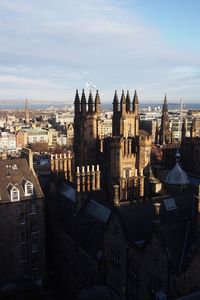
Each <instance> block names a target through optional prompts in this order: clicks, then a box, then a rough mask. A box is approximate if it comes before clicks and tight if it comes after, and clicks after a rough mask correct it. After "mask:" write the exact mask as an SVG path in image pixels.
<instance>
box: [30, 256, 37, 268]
mask: <svg viewBox="0 0 200 300" xmlns="http://www.w3.org/2000/svg"><path fill="white" fill-rule="evenodd" d="M31 268H32V271H36V270H38V259H37V257H32V259H31Z"/></svg>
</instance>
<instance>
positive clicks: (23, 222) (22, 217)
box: [19, 212, 26, 224]
mask: <svg viewBox="0 0 200 300" xmlns="http://www.w3.org/2000/svg"><path fill="white" fill-rule="evenodd" d="M19 222H20V224H25V223H26V217H25V213H24V212H22V213H21V214H20V217H19Z"/></svg>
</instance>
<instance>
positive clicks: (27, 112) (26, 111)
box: [25, 99, 30, 125]
mask: <svg viewBox="0 0 200 300" xmlns="http://www.w3.org/2000/svg"><path fill="white" fill-rule="evenodd" d="M29 121H30V119H29V108H28V100H27V99H26V101H25V123H26V124H27V125H28V124H29Z"/></svg>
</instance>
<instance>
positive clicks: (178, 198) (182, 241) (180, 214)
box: [115, 191, 197, 274]
mask: <svg viewBox="0 0 200 300" xmlns="http://www.w3.org/2000/svg"><path fill="white" fill-rule="evenodd" d="M167 198H172V196H168V197H167V196H166V197H165V198H161V199H160V200H159V202H160V203H161V208H160V231H159V232H160V238H161V242H162V245H163V246H164V248H165V250H166V251H167V253H168V257H169V260H170V263H171V268H172V270H173V272H174V273H176V274H180V273H181V272H182V271H183V270H184V269H185V268H186V267H187V266H188V265H189V263H190V262H191V260H192V258H193V254H194V250H195V248H196V246H197V245H196V244H195V240H194V235H193V233H194V231H193V220H192V218H191V216H192V207H193V201H192V199H193V196H192V192H191V191H188V192H187V193H185V194H177V195H173V199H174V202H175V204H176V207H177V208H176V209H173V210H167V208H166V205H165V203H164V199H167ZM157 201H158V199H157ZM153 203H154V202H153V200H149V201H146V202H138V203H133V204H131V205H121V206H119V207H116V208H115V211H116V213H117V214H118V215H119V218H120V220H121V223H122V226H123V228H124V232H125V236H126V239H127V241H128V242H129V244H131V245H132V246H145V245H146V244H147V243H148V240H149V239H150V238H151V237H152V233H153V220H154V219H155V216H154V206H153ZM195 245H196V246H195Z"/></svg>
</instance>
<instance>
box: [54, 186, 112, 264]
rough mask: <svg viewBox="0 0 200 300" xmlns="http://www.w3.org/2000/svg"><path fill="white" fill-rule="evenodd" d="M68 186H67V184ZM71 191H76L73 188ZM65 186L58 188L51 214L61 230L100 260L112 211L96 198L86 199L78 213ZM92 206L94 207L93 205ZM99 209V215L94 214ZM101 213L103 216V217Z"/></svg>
mask: <svg viewBox="0 0 200 300" xmlns="http://www.w3.org/2000/svg"><path fill="white" fill-rule="evenodd" d="M65 185H66V184H65ZM70 189H74V188H73V187H71V188H70ZM62 191H63V184H61V185H60V186H58V193H57V194H56V200H53V197H52V201H51V203H50V205H51V208H50V210H51V213H52V216H53V218H54V219H55V221H56V222H57V224H58V225H59V226H60V227H61V229H62V230H63V231H64V232H66V233H67V235H69V236H71V237H72V239H76V242H77V243H78V244H79V245H81V246H82V247H83V249H85V250H86V251H87V252H88V253H90V254H91V256H93V257H94V258H95V259H97V260H99V259H101V258H102V255H103V239H104V232H105V230H104V229H105V224H106V223H107V222H108V220H109V217H110V215H111V209H110V208H109V206H108V205H106V204H105V205H103V203H99V202H96V200H95V198H94V196H92V197H90V196H89V197H88V198H87V199H85V204H84V205H83V207H82V208H81V209H80V211H79V212H78V213H77V212H76V211H75V202H74V199H70V198H69V197H68V196H67V194H65V193H63V192H62ZM91 204H92V205H91ZM96 206H97V207H98V213H97V214H96V212H97V211H96V210H95V213H94V214H93V213H92V210H93V209H95V207H96ZM101 212H102V213H103V215H102V216H101Z"/></svg>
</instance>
